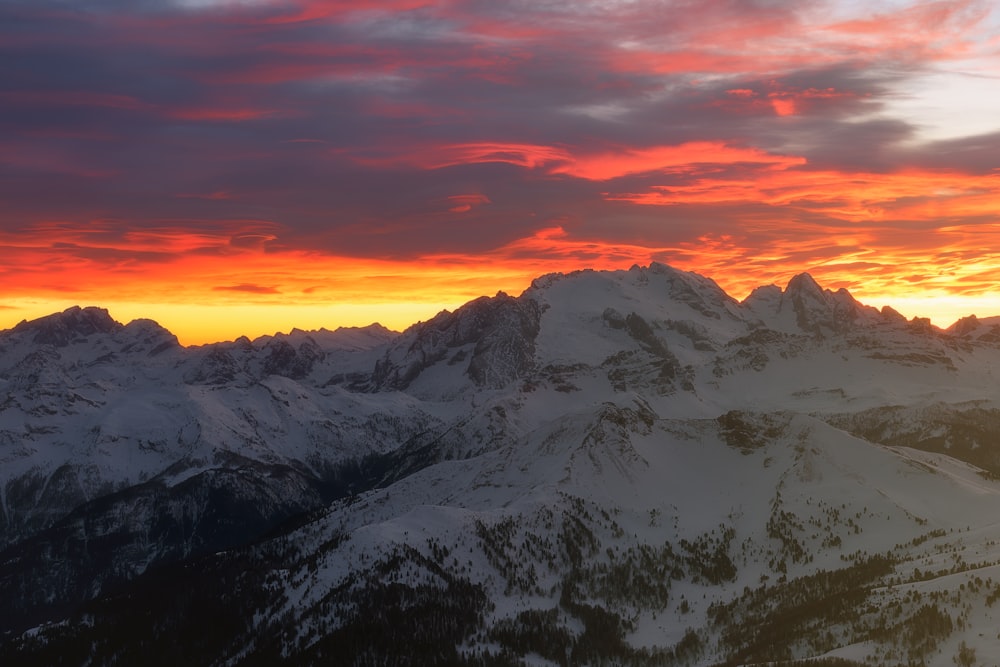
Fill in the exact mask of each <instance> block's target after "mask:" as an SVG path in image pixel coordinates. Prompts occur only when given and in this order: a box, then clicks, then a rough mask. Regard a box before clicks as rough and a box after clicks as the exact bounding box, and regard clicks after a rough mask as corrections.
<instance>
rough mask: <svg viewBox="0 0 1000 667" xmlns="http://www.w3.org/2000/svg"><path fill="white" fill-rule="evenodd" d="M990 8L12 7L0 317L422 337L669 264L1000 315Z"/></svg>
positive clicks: (882, 300) (3, 121)
mask: <svg viewBox="0 0 1000 667" xmlns="http://www.w3.org/2000/svg"><path fill="white" fill-rule="evenodd" d="M998 79H1000V8H998V7H997V3H994V2H977V1H954V2H953V1H948V0H944V1H939V2H912V1H905V2H900V1H890V2H877V3H869V2H854V1H846V0H845V1H838V2H823V1H813V0H794V1H785V0H707V1H704V2H691V1H688V2H669V1H668V2H659V1H651V0H605V1H598V0H578V1H575V2H565V1H563V0H560V1H559V2H555V1H550V0H511V1H509V2H498V1H496V0H469V1H461V0H442V1H439V2H435V1H429V0H428V1H423V0H382V1H379V2H363V1H355V2H352V1H349V0H329V1H319V0H257V1H253V0H244V1H242V2H241V1H237V0H3V2H0V297H2V298H0V328H7V327H10V326H13V325H14V324H16V323H17V322H19V321H20V320H22V319H31V318H33V317H38V316H41V315H45V314H48V313H51V312H56V311H59V310H62V309H64V308H67V307H69V306H71V305H76V304H78V305H97V306H102V307H106V308H108V309H109V310H110V312H111V314H112V316H114V317H115V318H116V319H119V320H120V321H123V322H127V321H129V320H131V319H133V318H139V317H146V318H151V319H155V320H157V321H158V322H160V323H161V324H163V325H164V326H166V327H167V328H168V329H170V330H171V331H173V332H174V333H175V334H177V336H178V337H179V338H180V340H181V342H182V343H185V344H198V343H205V342H211V341H216V340H229V339H233V338H236V337H237V336H239V335H244V334H245V335H249V336H250V337H254V336H258V335H261V334H272V333H274V332H276V331H289V330H290V329H291V328H293V327H297V328H300V329H318V328H321V327H325V328H328V329H333V328H336V327H337V326H362V325H365V324H368V323H371V322H374V321H378V322H381V323H382V324H384V325H386V326H389V327H390V328H394V329H403V328H405V327H406V326H408V325H409V324H412V323H413V322H415V321H418V320H427V319H430V318H431V317H432V316H433V315H434V314H435V313H437V312H438V311H440V310H442V309H445V308H447V309H454V308H456V307H458V306H460V305H461V304H462V303H464V302H466V301H468V300H469V299H472V298H475V297H477V296H481V295H484V294H485V295H492V294H495V293H496V292H497V291H499V290H503V291H506V292H508V293H511V294H515V295H516V294H519V293H520V292H521V291H523V290H524V289H525V288H527V287H528V286H529V285H530V282H531V280H532V278H534V277H536V276H539V275H542V274H546V273H551V272H556V271H559V272H566V271H572V270H576V269H582V268H595V269H626V268H629V267H630V266H631V265H633V264H648V263H649V262H651V261H659V262H664V263H667V264H670V265H672V266H675V267H677V268H680V269H685V270H690V271H696V272H698V273H700V274H702V275H706V276H709V277H711V278H713V279H714V280H715V281H716V282H718V283H719V285H720V286H721V287H723V288H724V289H725V290H726V291H727V292H729V293H730V294H731V295H732V296H734V297H735V298H737V299H742V298H744V297H745V296H746V295H747V294H749V292H750V291H751V290H752V289H753V288H754V287H756V286H758V285H766V284H771V283H775V284H778V285H784V284H785V283H787V281H788V279H789V278H791V277H792V276H793V275H795V274H797V273H801V272H809V273H810V274H812V275H813V277H814V278H816V280H817V281H818V282H819V283H820V284H821V285H823V286H824V287H827V288H830V289H839V288H841V287H844V288H847V289H848V290H850V291H851V292H852V294H854V295H855V297H856V298H858V299H859V300H861V301H862V302H864V303H867V304H869V305H873V306H876V307H881V306H883V305H891V306H892V307H894V308H895V309H896V310H898V311H900V312H902V313H903V314H905V315H907V316H908V317H913V316H922V317H929V318H931V320H932V321H933V322H934V323H935V324H937V325H939V326H942V327H944V326H948V325H949V324H951V323H952V322H953V321H955V320H956V319H957V318H958V317H961V316H964V315H968V314H973V313H975V314H977V315H979V316H980V317H982V316H988V315H1000V287H998V285H1000V80H998Z"/></svg>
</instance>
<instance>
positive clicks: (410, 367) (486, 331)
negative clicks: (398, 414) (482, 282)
mask: <svg viewBox="0 0 1000 667" xmlns="http://www.w3.org/2000/svg"><path fill="white" fill-rule="evenodd" d="M540 317H541V309H540V308H539V306H538V304H537V303H536V302H535V301H534V300H532V299H530V298H525V297H521V298H514V297H511V296H509V295H507V294H505V293H503V292H498V293H497V295H496V296H495V297H492V298H490V297H481V298H479V299H475V300H474V301H470V302H469V303H467V304H466V305H464V306H462V307H461V308H459V309H458V310H456V311H455V312H453V313H452V312H448V311H443V312H441V313H439V314H438V315H436V316H435V317H434V318H433V319H431V320H430V321H428V322H423V323H420V324H416V325H414V326H412V327H410V328H409V329H408V330H407V331H406V332H405V333H404V334H403V335H402V336H401V337H400V338H399V339H398V340H397V341H396V342H395V343H394V344H393V345H392V346H391V347H390V348H389V350H388V351H387V352H386V354H385V356H384V357H383V358H382V359H381V360H380V361H379V362H378V363H377V364H376V366H375V372H374V374H373V376H372V382H373V384H374V388H376V389H383V388H386V389H403V388H406V387H407V386H409V384H410V383H411V382H413V381H414V380H415V379H416V378H417V377H418V376H419V375H420V374H421V373H422V372H423V371H424V370H425V369H427V368H429V367H430V366H432V365H434V364H436V363H438V362H440V361H443V360H444V359H445V358H446V357H449V356H450V359H449V361H448V363H449V364H457V363H462V362H463V361H464V359H465V357H466V355H467V354H468V352H466V351H465V350H463V349H462V348H465V347H466V346H472V348H473V349H472V350H471V358H470V359H469V362H468V366H467V367H466V368H467V371H466V372H467V375H468V376H469V377H470V378H471V379H472V380H473V381H474V382H475V383H476V384H477V385H480V386H491V387H498V386H502V385H504V384H506V383H507V382H510V381H511V380H513V379H516V378H518V377H521V376H522V375H523V374H524V373H525V372H526V371H527V369H528V368H529V367H530V366H531V364H532V363H533V356H534V341H535V338H536V337H537V335H538V330H539V322H540Z"/></svg>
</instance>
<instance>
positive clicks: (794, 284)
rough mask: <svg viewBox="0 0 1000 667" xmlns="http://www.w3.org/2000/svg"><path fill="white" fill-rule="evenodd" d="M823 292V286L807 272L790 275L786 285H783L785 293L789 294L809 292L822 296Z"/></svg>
mask: <svg viewBox="0 0 1000 667" xmlns="http://www.w3.org/2000/svg"><path fill="white" fill-rule="evenodd" d="M823 292H824V290H823V288H822V287H820V285H819V283H818V282H816V280H815V279H814V278H813V277H812V276H811V275H809V274H808V273H799V274H797V275H795V276H792V279H791V280H789V281H788V286H787V287H785V294H787V295H789V296H793V295H797V294H809V295H815V296H817V297H820V298H822V295H823Z"/></svg>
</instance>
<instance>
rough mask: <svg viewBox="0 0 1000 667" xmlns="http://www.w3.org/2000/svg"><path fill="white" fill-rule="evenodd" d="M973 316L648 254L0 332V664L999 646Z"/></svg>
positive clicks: (997, 349)
mask: <svg viewBox="0 0 1000 667" xmlns="http://www.w3.org/2000/svg"><path fill="white" fill-rule="evenodd" d="M995 373H996V374H998V375H1000V317H995V318H984V319H977V318H975V317H968V318H965V319H963V320H961V321H959V322H957V323H956V324H955V325H953V326H952V327H950V328H949V329H947V330H942V329H939V328H936V327H934V326H931V325H930V323H929V322H928V321H926V320H920V319H914V320H909V321H908V320H906V319H905V318H904V317H903V316H901V315H900V314H898V313H896V312H895V311H893V310H891V309H890V308H883V309H882V310H881V311H880V310H876V309H875V308H871V307H869V306H865V305H862V304H860V303H858V302H857V301H856V300H855V299H854V298H853V297H852V296H851V295H850V294H849V293H847V292H846V291H844V290H840V291H836V292H833V291H830V290H825V289H823V288H822V287H820V286H819V285H817V284H816V282H815V281H814V280H813V279H812V278H811V277H810V276H808V275H807V274H802V275H799V276H796V277H795V278H793V279H792V280H791V281H790V282H789V284H788V285H787V286H786V287H785V288H784V289H782V288H780V287H777V286H773V285H772V286H767V287H761V288H759V289H757V290H755V291H754V292H753V293H752V294H751V295H750V296H749V297H747V298H746V299H745V300H744V301H742V302H738V301H736V300H735V299H733V298H731V297H730V296H728V295H727V294H726V293H725V292H724V291H723V290H722V289H720V288H719V287H718V285H716V284H715V283H714V282H713V281H712V280H710V279H708V278H705V277H702V276H700V275H698V274H695V273H688V272H684V271H679V270H676V269H673V268H670V267H668V266H665V265H662V264H652V265H650V266H648V267H633V268H632V269H630V270H628V271H616V272H600V271H580V272H576V273H572V274H568V275H562V274H553V275H547V276H543V277H541V278H538V279H537V280H535V281H534V283H533V284H532V286H531V287H530V288H529V289H527V290H526V291H525V292H524V293H523V294H522V295H520V296H519V297H516V298H515V297H511V296H508V295H506V294H503V293H499V294H497V295H496V296H495V297H492V298H486V297H484V298H480V299H476V300H474V301H472V302H470V303H468V304H466V305H465V306H463V307H462V308H460V309H458V310H457V311H455V312H453V313H452V312H442V313H440V314H438V315H436V316H435V317H433V318H432V319H430V320H428V321H426V322H422V323H419V324H416V325H414V326H413V327H411V328H410V329H408V330H407V331H405V332H403V333H396V332H391V331H388V330H386V329H384V328H383V327H380V326H378V325H372V326H370V327H366V328H361V329H338V330H336V331H327V330H320V331H312V332H305V331H299V330H293V331H292V332H291V333H289V334H276V335H274V336H266V337H262V338H259V339H257V340H253V341H251V340H248V339H245V338H243V339H239V340H236V341H232V342H224V343H217V344H213V345H205V346H199V347H183V346H181V345H179V344H178V342H177V339H176V338H175V337H174V336H173V335H172V334H171V333H170V332H169V331H167V330H165V329H163V328H162V327H160V326H159V325H158V324H156V323H155V322H152V321H149V320H136V321H133V322H131V323H129V324H125V325H123V324H121V323H119V322H116V321H115V320H114V319H112V317H111V316H110V314H109V313H108V312H107V311H105V310H102V309H99V308H71V309H69V310H67V311H65V312H62V313H57V314H53V315H50V316H48V317H45V318H41V319H38V320H34V321H30V322H22V323H21V324H19V325H18V326H16V327H14V328H13V329H10V330H6V331H2V332H0V664H3V665H35V664H37V665H56V664H61V665H80V666H83V665H112V664H125V665H130V664H144V665H158V664H163V665H178V664H190V665H218V666H250V665H283V664H284V665H314V664H315V665H320V664H323V665H333V664H337V665H716V664H718V665H743V664H774V665H794V664H808V665H820V666H822V665H841V666H850V665H928V666H930V665H942V666H944V665H949V666H950V665H955V664H958V665H996V664H1000V634H998V632H1000V604H998V602H1000V391H998V389H1000V384H998V379H1000V377H995V376H994V374H995Z"/></svg>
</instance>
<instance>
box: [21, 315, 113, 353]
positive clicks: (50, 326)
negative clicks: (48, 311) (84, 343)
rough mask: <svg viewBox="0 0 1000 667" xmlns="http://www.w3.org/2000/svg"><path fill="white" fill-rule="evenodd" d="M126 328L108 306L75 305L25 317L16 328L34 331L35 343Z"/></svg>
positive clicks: (63, 342)
mask: <svg viewBox="0 0 1000 667" xmlns="http://www.w3.org/2000/svg"><path fill="white" fill-rule="evenodd" d="M123 328H124V325H123V324H122V323H121V322H118V321H116V320H115V319H113V318H112V317H111V315H110V313H108V311H107V309H105V308H98V307H96V306H87V307H86V308H81V307H80V306H72V307H70V308H67V309H66V310H64V311H62V312H61V313H53V314H52V315H46V316H45V317H40V318H38V319H36V320H30V321H29V320H24V321H22V322H21V323H20V324H18V325H17V326H15V327H14V328H13V329H12V331H13V332H15V333H27V332H34V334H35V335H34V338H33V339H32V341H33V342H34V343H38V344H40V345H54V346H56V347H64V346H66V345H69V344H70V343H73V342H76V341H79V340H82V339H84V338H87V337H88V336H90V335H92V334H95V333H104V334H110V333H115V332H117V331H120V330H121V329H123Z"/></svg>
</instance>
